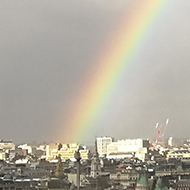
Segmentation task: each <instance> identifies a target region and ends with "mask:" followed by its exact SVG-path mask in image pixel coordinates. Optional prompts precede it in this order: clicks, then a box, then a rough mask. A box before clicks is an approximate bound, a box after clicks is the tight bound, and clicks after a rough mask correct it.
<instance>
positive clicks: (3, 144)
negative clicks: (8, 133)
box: [0, 140, 15, 151]
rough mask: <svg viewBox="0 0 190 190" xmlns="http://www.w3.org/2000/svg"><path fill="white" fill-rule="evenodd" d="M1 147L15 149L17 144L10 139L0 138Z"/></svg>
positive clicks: (5, 149)
mask: <svg viewBox="0 0 190 190" xmlns="http://www.w3.org/2000/svg"><path fill="white" fill-rule="evenodd" d="M0 149H2V150H4V151H9V150H15V144H14V143H13V142H12V140H10V141H4V140H0Z"/></svg>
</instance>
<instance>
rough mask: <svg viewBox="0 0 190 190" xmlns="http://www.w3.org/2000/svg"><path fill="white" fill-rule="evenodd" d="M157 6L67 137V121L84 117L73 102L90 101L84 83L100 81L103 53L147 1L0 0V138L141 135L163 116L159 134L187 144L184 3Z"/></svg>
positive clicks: (188, 43)
mask: <svg viewBox="0 0 190 190" xmlns="http://www.w3.org/2000/svg"><path fill="white" fill-rule="evenodd" d="M140 2H141V3H140ZM155 2H157V3H158V2H159V1H155ZM162 2H163V5H162V7H160V9H159V11H158V13H157V15H156V16H155V17H154V19H153V20H152V21H151V24H150V25H149V27H148V29H147V30H146V32H145V33H146V34H145V35H144V38H143V40H142V41H141V42H140V43H137V47H138V48H137V49H136V50H135V52H134V55H133V56H132V58H131V60H130V63H129V64H128V66H127V68H125V69H123V70H122V72H123V74H122V75H121V76H120V77H119V78H118V79H117V82H115V81H116V80H115V81H113V83H114V85H112V83H111V87H110V89H109V93H107V94H106V96H105V97H104V101H102V102H101V103H102V104H101V108H100V109H97V113H95V112H94V114H95V115H96V114H98V116H97V117H96V119H95V120H93V122H92V123H90V124H89V125H88V126H87V127H86V128H85V127H84V128H82V127H81V128H76V129H77V130H76V129H75V128H73V130H71V131H69V130H68V129H69V127H70V126H66V125H67V124H68V123H69V122H65V121H66V120H68V119H69V121H71V120H72V119H75V115H73V113H75V112H76V111H77V110H78V111H79V112H83V110H82V109H81V108H82V106H81V107H80V109H78V107H77V104H76V102H77V101H76V100H83V99H85V98H89V97H88V96H89V94H90V93H87V91H86V89H87V88H84V87H87V86H90V84H91V83H90V82H91V79H92V74H93V75H94V77H95V78H96V76H98V74H99V71H100V67H99V66H98V63H100V62H99V60H100V59H101V58H102V57H101V55H102V54H106V53H108V54H109V53H110V52H109V48H110V47H112V46H111V45H113V44H117V42H116V41H114V39H117V38H115V36H116V37H118V36H119V35H120V34H121V32H122V31H121V30H120V27H119V26H120V24H121V23H124V24H126V26H128V23H129V20H130V19H131V20H132V21H133V19H134V20H135V16H138V14H136V12H137V10H142V11H145V9H143V7H146V4H147V5H149V3H150V1H148V0H145V1H139V0H129V1H126V0H119V1H117V2H112V1H111V2H110V1H108V0H105V1H100V0H97V1H92V0H90V1H88V2H85V1H80V2H79V1H74V0H71V1H69V2H66V1H61V0H56V1H55V2H52V1H49V0H46V2H44V1H37V0H34V1H31V0H28V1H21V0H18V1H16V2H11V1H2V7H1V11H0V15H1V16H0V22H1V30H0V34H1V44H0V49H1V51H0V52H1V56H0V65H1V74H0V77H1V78H0V88H1V93H0V101H1V108H0V121H1V135H0V138H1V139H5V140H6V139H12V140H13V141H14V142H18V143H19V142H25V141H30V142H31V141H33V140H36V141H41V142H43V141H49V142H51V141H52V142H55V141H62V142H63V141H68V140H70V141H72V142H75V138H76V136H77V135H79V132H81V133H82V135H81V139H80V141H81V142H93V141H94V139H95V138H96V137H97V136H114V137H115V138H117V139H122V138H138V137H140V138H144V139H146V138H150V136H151V135H152V134H155V126H156V123H159V124H160V125H165V122H166V120H167V119H169V120H170V121H169V124H168V126H167V128H166V130H165V133H166V134H165V135H166V137H170V136H173V137H179V138H183V137H184V138H188V137H189V135H188V133H189V132H190V130H189V126H188V125H189V123H190V117H189V112H190V108H189V105H188V104H189V93H190V79H189V73H190V64H189V60H190V55H189V52H188V50H189V47H190V36H189V29H190V26H189V24H188V23H189V22H190V13H189V10H188V7H189V5H190V2H184V3H183V4H182V3H180V2H179V1H176V0H174V1H172V2H171V1H162ZM141 6H142V9H141ZM155 11H156V10H155ZM153 12H154V11H153ZM132 13H134V14H132ZM137 13H138V12H137ZM130 16H133V17H132V18H131V17H130ZM139 23H140V22H139ZM137 26H139V25H138V24H137ZM112 43H113V44H112ZM113 46H114V45H113ZM114 47H115V46H114ZM118 49H119V47H118ZM118 63H119V60H118ZM100 66H101V65H100ZM109 66H110V65H108V66H107V68H109ZM92 71H93V72H92ZM103 82H104V81H102V82H101V83H103ZM100 86H101V85H100ZM112 86H113V87H112ZM105 87H106V85H105V86H103V87H102V88H105ZM92 92H93V91H92ZM91 97H92V99H93V98H94V97H93V95H92V94H91V96H90V98H91ZM95 98H96V97H95ZM81 102H82V101H81ZM89 102H90V101H89ZM81 105H83V104H81ZM88 106H89V105H88ZM85 107H86V105H85V104H84V107H83V108H84V110H85ZM71 116H73V117H71ZM84 118H85V117H84ZM85 119H86V118H85ZM75 125H77V122H76V124H75ZM64 132H65V134H66V135H65V134H64Z"/></svg>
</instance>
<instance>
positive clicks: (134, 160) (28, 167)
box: [0, 132, 190, 190]
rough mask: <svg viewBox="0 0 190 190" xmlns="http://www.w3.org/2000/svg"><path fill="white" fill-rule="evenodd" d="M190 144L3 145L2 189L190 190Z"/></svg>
mask: <svg viewBox="0 0 190 190" xmlns="http://www.w3.org/2000/svg"><path fill="white" fill-rule="evenodd" d="M189 178H190V139H186V140H183V141H181V142H177V141H176V140H175V139H173V138H172V137H170V138H169V139H167V142H166V139H165V141H163V138H162V137H161V136H160V135H159V132H158V138H157V139H155V140H154V141H150V140H148V139H146V140H144V139H141V138H138V139H119V140H115V139H114V138H112V137H107V136H105V137H97V138H96V139H95V140H94V146H87V145H80V144H78V143H62V142H55V143H50V144H40V145H29V144H27V143H26V144H21V145H16V144H15V143H14V142H12V141H11V140H1V141H0V188H1V189H2V190H6V189H15V190H19V189H44V190H46V189H60V190H61V189H65V190H66V189H89V190H90V189H94V190H95V189H99V190H111V189H113V190H114V189H115V190H117V189H130V190H133V189H138V190H152V189H160V188H161V189H165V190H167V189H170V190H171V189H177V190H178V189H179V190H180V189H188V188H189V187H190V180H189Z"/></svg>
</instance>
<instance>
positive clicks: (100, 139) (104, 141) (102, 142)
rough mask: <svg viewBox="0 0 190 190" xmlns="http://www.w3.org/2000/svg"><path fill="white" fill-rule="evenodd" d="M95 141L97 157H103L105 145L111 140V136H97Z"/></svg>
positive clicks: (105, 152) (105, 153) (105, 150)
mask: <svg viewBox="0 0 190 190" xmlns="http://www.w3.org/2000/svg"><path fill="white" fill-rule="evenodd" d="M96 141H97V151H98V154H99V157H105V156H106V155H107V146H108V145H109V144H111V143H112V142H113V138H111V137H98V138H97V139H96Z"/></svg>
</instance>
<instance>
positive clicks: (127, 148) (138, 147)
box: [107, 139, 149, 160]
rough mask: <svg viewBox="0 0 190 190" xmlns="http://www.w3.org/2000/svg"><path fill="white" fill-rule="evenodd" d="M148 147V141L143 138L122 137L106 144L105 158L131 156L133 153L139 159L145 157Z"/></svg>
mask: <svg viewBox="0 0 190 190" xmlns="http://www.w3.org/2000/svg"><path fill="white" fill-rule="evenodd" d="M148 148H149V141H148V140H143V139H122V140H118V141H117V142H112V143H110V144H109V145H108V146H107V158H115V159H120V158H124V157H132V156H133V155H134V156H136V157H138V158H139V159H141V160H144V159H145V154H147V152H148Z"/></svg>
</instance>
